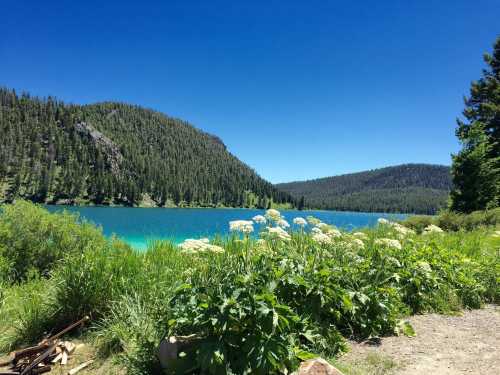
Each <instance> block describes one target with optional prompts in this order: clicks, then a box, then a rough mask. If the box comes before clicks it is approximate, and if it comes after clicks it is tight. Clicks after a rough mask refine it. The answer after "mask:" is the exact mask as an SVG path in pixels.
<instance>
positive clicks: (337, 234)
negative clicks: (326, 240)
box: [326, 227, 342, 237]
mask: <svg viewBox="0 0 500 375" xmlns="http://www.w3.org/2000/svg"><path fill="white" fill-rule="evenodd" d="M326 234H327V235H329V236H330V237H342V233H341V232H340V231H339V230H338V229H335V228H332V227H329V228H326Z"/></svg>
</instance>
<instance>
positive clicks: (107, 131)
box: [0, 87, 295, 208]
mask: <svg viewBox="0 0 500 375" xmlns="http://www.w3.org/2000/svg"><path fill="white" fill-rule="evenodd" d="M0 134H1V137H0V201H12V200H14V199H16V198H25V199H29V200H32V201H35V202H43V203H66V204H113V205H146V206H204V207H213V206H229V207H261V208H267V207H269V206H271V205H276V204H281V205H289V206H293V205H294V204H295V202H294V200H293V198H292V197H291V196H290V195H289V194H288V193H284V192H281V191H279V190H278V189H277V188H276V187H274V186H273V185H272V184H271V183H269V182H267V181H265V180H264V179H262V178H261V177H260V176H259V175H257V173H256V172H255V171H254V170H253V169H251V168H250V167H248V166H247V165H246V164H244V163H243V162H241V161H240V160H238V159H237V158H236V157H235V156H234V155H232V154H231V153H230V152H228V150H227V148H226V146H225V145H224V143H223V142H222V140H221V139H220V138H219V137H217V136H215V135H211V134H208V133H205V132H203V131H201V130H199V129H196V128H195V127H193V126H191V125H190V124H189V123H187V122H185V121H182V120H179V119H174V118H171V117H168V116H166V115H164V114H162V113H160V112H156V111H153V110H149V109H145V108H142V107H139V106H135V105H129V104H123V103H115V102H103V103H96V104H90V105H74V104H65V103H64V102H62V101H59V100H56V99H54V98H52V97H48V98H46V99H40V98H36V97H31V96H30V95H29V94H22V95H18V94H17V93H16V92H15V91H14V90H9V89H5V88H1V87H0Z"/></svg>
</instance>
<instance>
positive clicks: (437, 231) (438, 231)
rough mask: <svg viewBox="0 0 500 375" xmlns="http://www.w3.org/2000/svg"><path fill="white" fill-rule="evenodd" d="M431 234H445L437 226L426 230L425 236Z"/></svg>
mask: <svg viewBox="0 0 500 375" xmlns="http://www.w3.org/2000/svg"><path fill="white" fill-rule="evenodd" d="M430 233H443V230H442V229H441V228H439V227H438V226H437V225H434V224H430V225H428V226H426V227H425V228H424V232H423V234H430Z"/></svg>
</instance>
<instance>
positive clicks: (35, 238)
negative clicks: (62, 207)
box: [0, 201, 106, 281]
mask: <svg viewBox="0 0 500 375" xmlns="http://www.w3.org/2000/svg"><path fill="white" fill-rule="evenodd" d="M105 244H106V239H105V238H104V236H103V235H102V233H101V230H99V229H97V228H96V227H95V226H94V225H91V224H88V223H81V222H79V220H78V217H77V216H75V215H72V214H69V213H60V214H51V213H49V212H48V211H47V210H45V209H44V208H43V207H41V206H38V205H35V204H33V203H30V202H26V201H17V202H16V203H14V204H5V205H3V206H1V209H0V257H2V258H4V259H6V260H7V263H8V264H9V265H10V267H9V268H10V270H9V275H8V278H9V279H10V280H11V281H20V280H25V279H26V277H27V275H28V273H30V272H33V271H35V272H39V273H40V274H41V275H44V276H46V275H48V273H49V271H50V270H51V269H52V267H53V266H54V263H55V262H57V261H58V260H60V259H62V258H63V257H65V256H67V255H70V254H80V253H82V252H83V251H84V250H85V249H86V248H88V247H89V246H93V247H96V246H97V247H99V246H105Z"/></svg>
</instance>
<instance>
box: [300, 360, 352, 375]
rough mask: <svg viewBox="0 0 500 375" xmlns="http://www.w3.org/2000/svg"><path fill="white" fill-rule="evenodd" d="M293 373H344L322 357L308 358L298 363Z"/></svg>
mask: <svg viewBox="0 0 500 375" xmlns="http://www.w3.org/2000/svg"><path fill="white" fill-rule="evenodd" d="M294 375H344V374H343V373H342V372H341V371H340V370H338V369H337V368H335V367H334V366H332V365H331V364H329V363H328V362H327V361H325V360H324V359H323V358H315V359H309V360H307V361H305V362H302V363H301V364H300V367H299V369H298V370H297V371H296V372H294Z"/></svg>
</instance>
